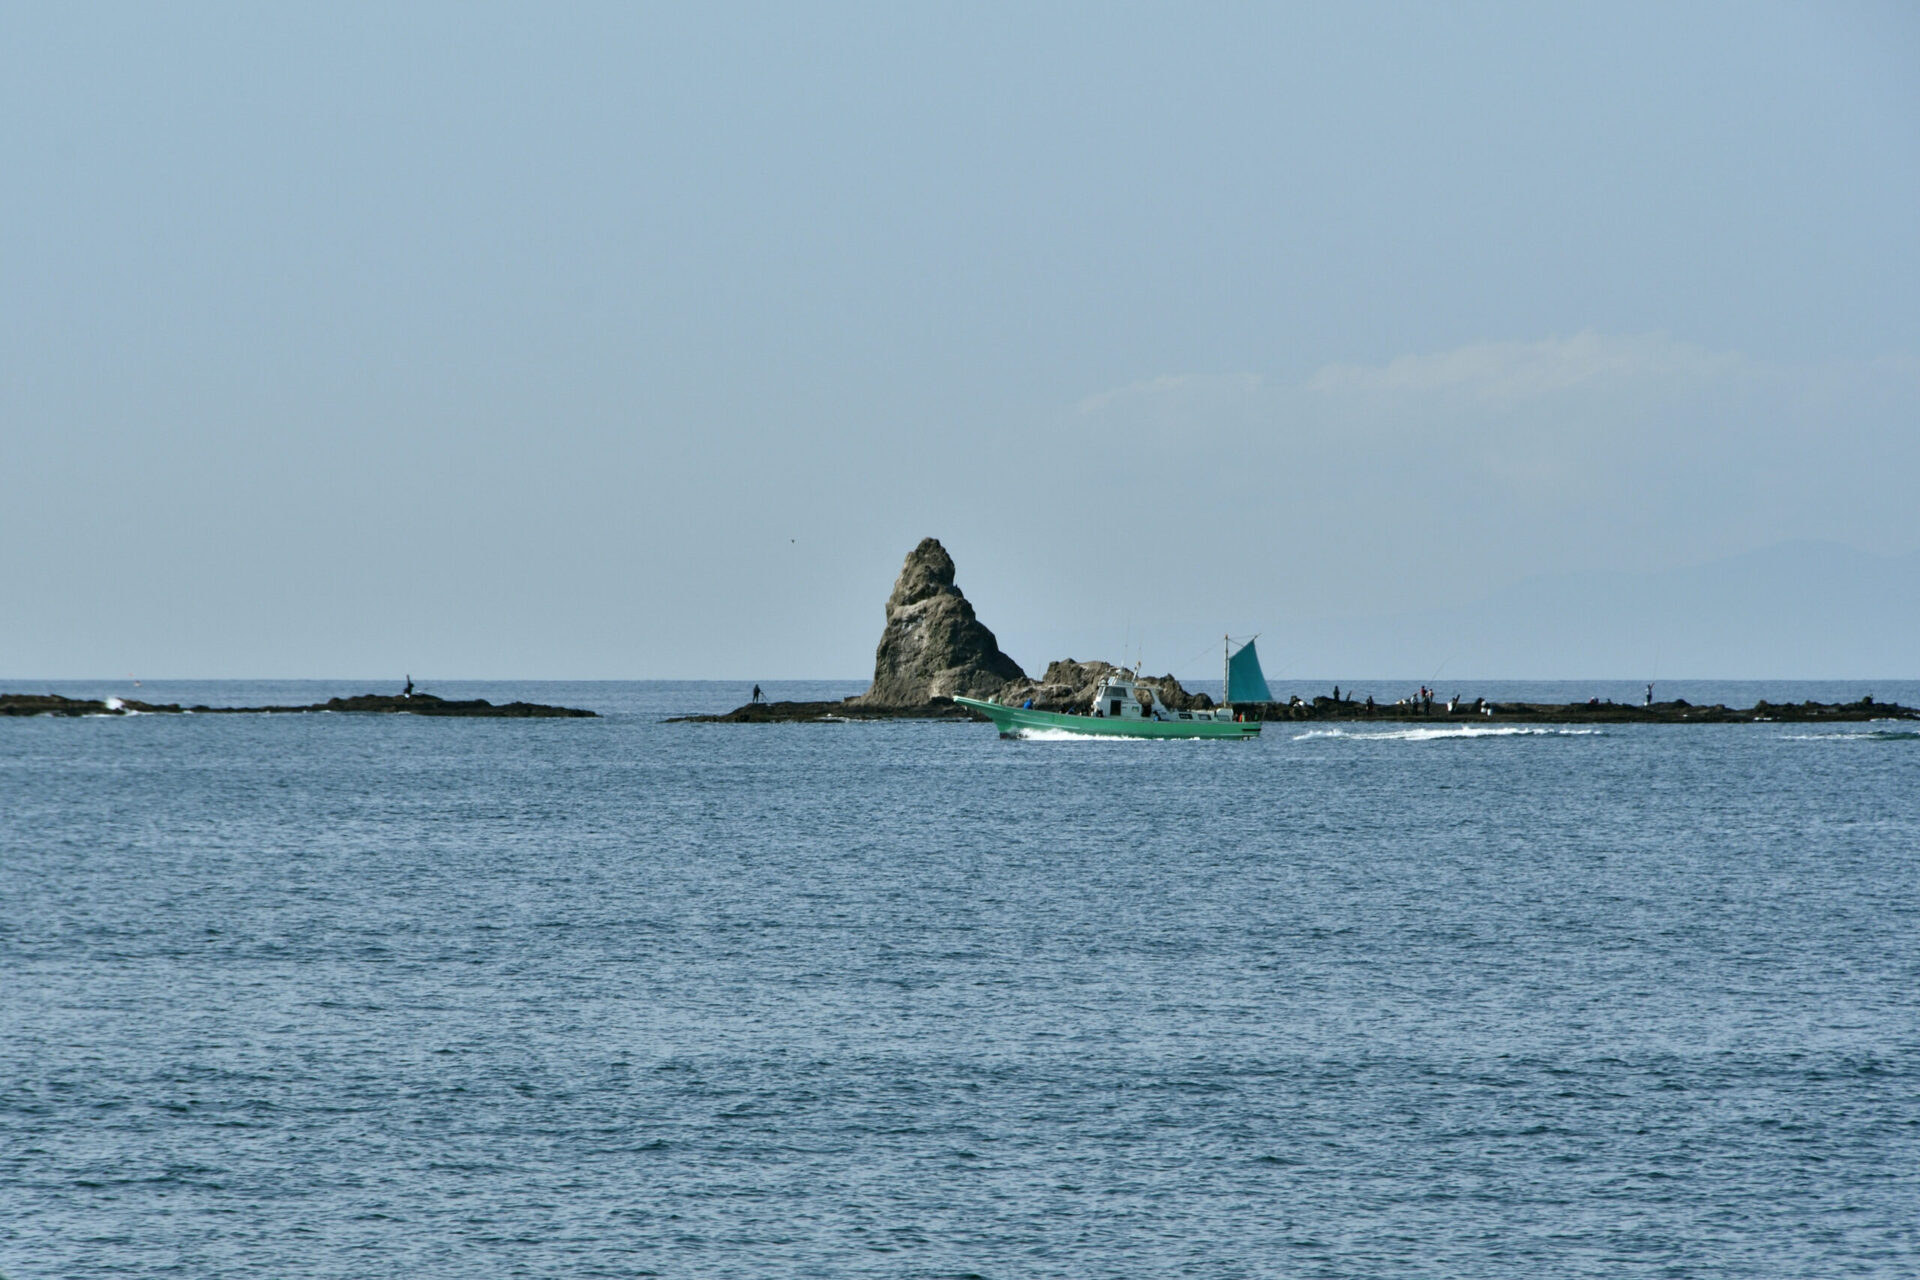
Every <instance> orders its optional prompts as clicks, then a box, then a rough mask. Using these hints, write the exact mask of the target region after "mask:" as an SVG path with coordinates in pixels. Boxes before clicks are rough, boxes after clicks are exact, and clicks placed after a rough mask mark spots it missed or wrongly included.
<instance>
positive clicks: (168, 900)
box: [0, 679, 1920, 1280]
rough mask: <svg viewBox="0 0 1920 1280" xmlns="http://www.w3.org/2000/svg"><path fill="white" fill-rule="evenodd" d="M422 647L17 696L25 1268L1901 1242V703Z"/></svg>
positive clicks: (17, 1007) (1906, 1187) (3, 1125)
mask: <svg viewBox="0 0 1920 1280" xmlns="http://www.w3.org/2000/svg"><path fill="white" fill-rule="evenodd" d="M41 683H44V682H41ZM1419 683H1421V681H1419V680H1417V679H1416V680H1412V681H1402V682H1399V684H1405V685H1407V686H1408V687H1407V688H1406V689H1404V690H1402V689H1400V688H1399V687H1398V684H1394V683H1392V682H1381V683H1378V684H1376V685H1374V686H1366V685H1363V686H1362V688H1361V694H1362V696H1364V694H1365V693H1366V692H1369V691H1372V692H1375V696H1376V697H1381V698H1382V700H1390V698H1388V697H1386V696H1385V695H1387V694H1391V696H1394V697H1398V696H1405V695H1406V694H1408V693H1411V691H1412V688H1413V687H1416V686H1417V685H1418V684H1419ZM1441 683H1444V682H1441ZM0 687H5V688H8V689H16V690H19V691H37V687H36V688H34V689H32V690H29V689H28V688H27V687H25V686H22V685H21V684H20V682H18V681H14V682H11V683H8V682H0ZM50 687H52V688H54V689H55V691H58V692H65V693H73V694H94V695H99V694H103V693H114V694H118V695H119V696H123V697H141V698H145V699H147V700H149V701H174V700H180V701H185V702H189V703H191V702H206V703H210V704H218V703H227V704H236V703H258V702H264V701H278V702H311V701H314V700H316V699H319V698H324V697H327V696H330V695H331V694H333V693H345V692H358V691H361V690H363V689H365V688H367V687H369V686H368V685H367V684H366V683H365V682H345V683H342V684H340V685H338V686H334V685H323V684H319V683H307V682H296V683H286V684H279V685H264V684H241V683H231V684H199V685H187V684H177V685H169V684H152V683H149V684H148V685H145V686H143V687H142V688H140V689H137V690H136V689H132V688H131V687H130V686H129V685H128V684H127V683H125V682H122V683H120V684H114V685H100V686H98V687H93V686H85V685H81V684H76V683H72V682H67V683H61V684H57V685H54V686H50ZM423 687H424V688H427V689H428V690H429V691H432V692H436V693H441V694H443V695H445V696H449V697H456V696H482V697H488V698H491V699H493V700H495V701H506V700H510V699H512V698H532V699H537V700H541V701H550V702H563V703H568V704H571V705H583V706H588V707H592V708H594V709H596V710H599V711H602V712H603V713H605V714H604V716H603V718H601V719H597V720H560V721H524V720H523V721H488V720H456V719H420V718H412V717H397V716H348V715H310V716H289V717H256V716H246V717H208V716H197V717H195V716H134V717H127V718H91V719H75V720H64V719H47V718H39V719H30V720H0V1274H4V1275H5V1276H7V1277H9V1278H10V1280H24V1278H26V1277H78V1276H88V1277H94V1276H167V1275H177V1276H186V1277H196V1278H199V1277H209V1278H211V1277H241V1276H245V1277H258V1276H280V1277H365V1276H384V1275H409V1276H419V1277H456V1276H461V1277H464V1276H475V1275H487V1276H550V1275H566V1276H641V1275H660V1276H715V1277H718V1276H889V1277H892V1276H928V1277H933V1276H968V1275H973V1276H988V1277H1013V1276H1149V1275H1168V1274H1187V1275H1197V1276H1434V1277H1443V1276H1444V1277H1479V1276H1503V1277H1504V1276H1513V1277H1520V1276H1526V1277H1535V1276H1596V1277H1597V1276H1606V1277H1638V1276H1646V1277H1653V1276H1661V1277H1668V1276H1755V1277H1763V1276H1764V1277H1778V1276H1829V1275H1831V1276H1843V1275H1844V1276H1859V1275H1886V1276H1906V1275H1914V1274H1916V1273H1920V1226H1917V1225H1916V1224H1920V725H1916V724H1900V723H1893V722H1882V723H1866V724H1842V725H1830V726H1829V725H1818V726H1813V725H1804V724H1781V723H1754V724H1739V725H1723V726H1704V725H1703V726H1638V725H1626V726H1613V725H1608V726H1591V725H1588V726H1573V727H1570V728H1567V729H1564V730H1562V729H1543V728H1541V727H1539V726H1528V730H1529V731H1528V732H1524V733H1523V732H1505V731H1504V730H1505V729H1506V728H1508V726H1502V725H1500V724H1499V723H1498V722H1497V721H1495V722H1493V723H1491V724H1478V725H1469V726H1459V727H1454V728H1439V727H1435V726H1425V725H1397V724H1376V725H1354V724H1341V725H1325V724H1321V725H1297V724H1270V725H1268V726H1267V727H1266V732H1265V733H1264V735H1263V736H1262V737H1261V738H1260V739H1258V740H1257V741H1252V742H1245V743H1237V742H1136V741H1114V740H1098V741H1079V742H1047V743H1028V742H1016V741H1003V740H1001V739H1000V738H998V737H997V736H996V735H995V734H994V732H993V730H992V729H991V728H990V727H989V726H986V725H982V724H965V723H911V722H900V723H886V724H780V725H695V724H667V723H662V719H663V717H664V716H666V715H668V714H672V713H674V712H681V711H700V710H716V709H722V708H725V707H727V706H731V705H733V704H734V703H736V702H738V701H741V700H742V699H743V697H744V693H745V686H744V685H734V684H727V685H708V684H587V685H507V684H500V685H472V684H465V685H453V684H447V685H433V684H426V683H423ZM857 687H858V686H857V684H852V683H847V684H821V685H809V686H798V685H794V686H788V685H777V684H768V685H767V688H768V691H769V693H770V694H772V695H773V696H776V697H828V696H838V695H839V694H842V693H846V692H850V691H852V690H853V689H855V688H857ZM1689 688H1690V689H1691V690H1692V691H1691V692H1689V691H1688V689H1689ZM1302 691H1303V692H1321V691H1324V690H1319V689H1317V688H1315V689H1312V690H1307V689H1304V688H1303V690H1302ZM1868 691H1871V692H1873V693H1874V694H1875V696H1876V697H1877V698H1879V699H1881V700H1883V701H1884V700H1894V699H1899V700H1901V701H1905V702H1908V703H1916V702H1920V687H1915V686H1912V685H1905V686H1901V685H1894V684H1889V683H1886V682H1881V683H1880V684H1878V685H1873V686H1861V687H1860V688H1858V689H1855V688H1853V687H1852V686H1846V687H1840V686H1800V685H1777V686H1772V685H1750V686H1742V687H1740V688H1739V689H1733V690H1731V691H1729V690H1728V689H1726V688H1721V689H1720V691H1719V692H1716V688H1715V687H1712V686H1686V687H1682V686H1662V687H1661V688H1660V689H1658V690H1657V693H1658V695H1659V696H1661V697H1667V696H1683V697H1688V698H1689V699H1690V700H1693V701H1702V702H1704V701H1738V702H1741V703H1742V704H1745V703H1748V702H1751V701H1753V700H1754V698H1755V697H1767V698H1769V699H1770V700H1772V701H1776V702H1783V701H1798V700H1800V699H1801V698H1805V697H1818V698H1832V697H1838V696H1846V697H1857V696H1859V694H1860V693H1862V692H1868ZM1446 692H1447V693H1451V692H1452V690H1451V689H1448V690H1446ZM1463 692H1464V693H1465V695H1466V696H1467V697H1469V698H1471V697H1475V696H1489V697H1527V696H1531V697H1551V698H1554V699H1556V700H1569V699H1579V700H1584V699H1585V697H1587V696H1603V697H1613V698H1615V700H1618V701H1638V700H1639V697H1640V696H1642V690H1641V689H1640V687H1639V686H1638V685H1624V684H1623V685H1621V686H1619V687H1618V688H1613V687H1606V688H1605V689H1603V688H1602V687H1600V686H1594V687H1593V689H1592V690H1589V688H1588V686H1586V685H1581V686H1525V687H1522V686H1517V685H1516V686H1496V685H1489V684H1486V683H1484V682H1483V683H1481V684H1479V685H1477V686H1475V687H1472V688H1465V689H1463ZM1283 696H1284V695H1283Z"/></svg>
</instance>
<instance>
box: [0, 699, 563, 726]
mask: <svg viewBox="0 0 1920 1280" xmlns="http://www.w3.org/2000/svg"><path fill="white" fill-rule="evenodd" d="M311 711H350V712H370V713H373V714H376V715H382V714H384V715H407V716H485V717H489V718H492V719H509V720H519V719H552V718H556V717H575V716H591V715H594V714H596V713H595V712H592V711H582V710H579V709H578V708H576V707H549V706H544V705H542V704H540V703H538V702H508V703H505V704H503V705H501V706H495V705H494V704H493V703H491V702H488V701H487V700H486V699H485V698H472V699H469V700H466V701H462V702H450V701H448V700H447V699H445V698H436V697H434V696H433V695H432V694H430V693H415V694H397V693H394V694H383V693H362V694H358V695H356V696H354V697H351V698H329V699H328V700H327V701H325V702H315V703H312V704H310V705H308V706H304V707H207V706H197V707H183V706H181V705H180V704H179V703H177V702H167V703H154V702H140V701H137V700H133V699H122V698H106V699H97V698H65V697H62V696H60V695H59V694H57V693H0V716H124V715H189V714H190V715H291V714H293V713H295V712H311Z"/></svg>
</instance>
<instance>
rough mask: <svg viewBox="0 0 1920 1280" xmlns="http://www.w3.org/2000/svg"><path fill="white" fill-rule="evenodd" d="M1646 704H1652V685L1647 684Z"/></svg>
mask: <svg viewBox="0 0 1920 1280" xmlns="http://www.w3.org/2000/svg"><path fill="white" fill-rule="evenodd" d="M1647 705H1648V706H1652V705H1653V686H1652V685H1648V686H1647Z"/></svg>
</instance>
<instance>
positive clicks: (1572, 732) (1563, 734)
mask: <svg viewBox="0 0 1920 1280" xmlns="http://www.w3.org/2000/svg"><path fill="white" fill-rule="evenodd" d="M1605 734H1606V730H1604V729H1585V728H1573V727H1568V726H1547V725H1518V724H1513V725H1449V726H1448V727H1446V728H1444V729H1441V728H1428V727H1424V726H1423V727H1418V728H1412V729H1376V730H1369V731H1367V732H1364V733H1359V732H1354V731H1352V730H1348V729H1309V730H1307V731H1306V732H1305V733H1301V734H1295V735H1294V739H1293V740H1294V741H1295V742H1302V741H1305V740H1306V739H1308V738H1352V739H1354V740H1355V741H1363V742H1433V741H1436V740H1438V739H1440V738H1519V737H1526V738H1592V737H1602V736H1605Z"/></svg>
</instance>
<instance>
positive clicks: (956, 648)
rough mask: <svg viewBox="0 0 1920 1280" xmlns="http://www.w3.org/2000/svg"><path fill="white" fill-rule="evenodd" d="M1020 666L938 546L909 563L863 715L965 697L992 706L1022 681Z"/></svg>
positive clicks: (923, 547)
mask: <svg viewBox="0 0 1920 1280" xmlns="http://www.w3.org/2000/svg"><path fill="white" fill-rule="evenodd" d="M1025 679H1026V673H1025V672H1023V671H1022V670H1021V669H1020V664H1019V663H1017V662H1015V661H1014V660H1013V659H1012V658H1009V657H1008V656H1007V655H1006V654H1004V653H1002V652H1000V645H999V643H998V642H997V641H995V640H994V638H993V632H991V631H989V630H987V628H986V627H985V626H983V625H982V624H981V622H980V620H979V619H978V618H976V617H975V616H974V614H973V606H972V605H970V604H968V603H967V598H966V596H964V595H962V594H961V593H960V588H959V587H957V586H955V585H954V583H953V557H952V556H950V555H948V554H947V549H946V548H945V547H943V546H941V545H940V541H939V539H937V538H923V539H921V540H920V545H919V546H917V547H915V548H914V549H913V551H912V552H911V553H909V554H908V556H907V562H906V564H905V565H903V566H902V567H901V569H900V577H899V578H898V579H897V580H896V581H895V582H894V584H893V594H892V595H891V596H888V597H887V626H886V629H885V630H884V631H882V632H881V633H880V646H879V648H878V649H877V650H876V651H875V653H874V655H873V686H872V687H871V688H869V689H868V690H867V691H866V692H865V693H864V694H862V695H860V696H859V697H857V698H853V699H849V702H850V703H851V704H853V705H855V706H859V707H874V708H882V707H918V706H925V705H926V704H927V703H929V702H930V701H932V700H933V699H935V698H951V697H952V696H953V695H955V694H960V695H962V696H964V697H969V698H991V697H994V696H996V695H997V694H999V693H1000V692H1001V691H1002V690H1003V689H1005V688H1006V687H1007V685H1008V684H1009V682H1012V681H1016V680H1018V681H1024V680H1025Z"/></svg>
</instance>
